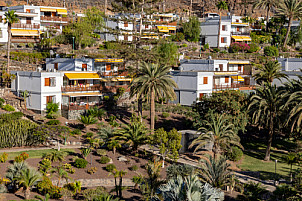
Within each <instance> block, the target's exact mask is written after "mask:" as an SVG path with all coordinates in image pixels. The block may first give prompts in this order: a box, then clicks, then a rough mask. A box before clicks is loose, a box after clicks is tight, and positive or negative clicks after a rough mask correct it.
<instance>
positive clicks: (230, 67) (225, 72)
mask: <svg viewBox="0 0 302 201" xmlns="http://www.w3.org/2000/svg"><path fill="white" fill-rule="evenodd" d="M180 63H181V65H180V68H179V70H175V71H172V72H171V75H172V79H173V80H174V81H175V82H176V84H177V85H178V88H176V89H174V91H175V93H176V96H177V99H176V101H175V103H180V104H182V105H192V104H193V103H194V102H196V101H198V100H199V99H200V98H202V97H203V96H205V95H210V94H212V93H215V92H219V91H221V90H225V89H234V90H243V91H246V90H248V91H249V90H252V89H253V87H254V85H255V84H254V83H255V82H254V80H253V79H252V66H251V65H250V62H249V61H240V60H236V61H234V60H181V61H180Z"/></svg>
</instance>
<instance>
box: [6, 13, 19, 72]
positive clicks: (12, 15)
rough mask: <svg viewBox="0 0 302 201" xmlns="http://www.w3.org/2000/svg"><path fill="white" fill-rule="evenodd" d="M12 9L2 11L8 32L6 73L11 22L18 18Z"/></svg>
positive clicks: (16, 20) (8, 60)
mask: <svg viewBox="0 0 302 201" xmlns="http://www.w3.org/2000/svg"><path fill="white" fill-rule="evenodd" d="M15 12H16V11H14V10H9V11H7V12H6V13H4V16H5V22H4V23H5V24H7V33H8V41H7V73H8V74H9V71H10V69H9V66H10V45H11V37H12V31H11V30H12V24H14V23H17V22H19V18H18V16H17V15H16V13H15Z"/></svg>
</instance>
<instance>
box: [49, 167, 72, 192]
mask: <svg viewBox="0 0 302 201" xmlns="http://www.w3.org/2000/svg"><path fill="white" fill-rule="evenodd" d="M51 173H52V174H57V177H58V183H57V186H58V187H59V186H60V183H61V180H62V179H65V180H66V183H68V179H70V177H69V176H68V172H67V171H66V170H65V168H63V167H62V166H57V167H54V168H53V169H52V170H51Z"/></svg>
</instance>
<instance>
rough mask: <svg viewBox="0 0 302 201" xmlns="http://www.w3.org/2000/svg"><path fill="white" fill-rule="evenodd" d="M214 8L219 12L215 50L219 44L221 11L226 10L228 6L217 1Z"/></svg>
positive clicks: (223, 2)
mask: <svg viewBox="0 0 302 201" xmlns="http://www.w3.org/2000/svg"><path fill="white" fill-rule="evenodd" d="M216 7H217V8H218V10H219V27H218V40H217V48H219V44H220V29H221V11H222V10H227V9H228V4H227V3H226V2H225V1H219V2H218V3H217V4H216Z"/></svg>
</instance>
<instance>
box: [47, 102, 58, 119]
mask: <svg viewBox="0 0 302 201" xmlns="http://www.w3.org/2000/svg"><path fill="white" fill-rule="evenodd" d="M58 111H59V104H58V103H52V102H50V103H47V106H46V113H47V115H46V118H48V119H55V118H57V116H58V114H57V112H58Z"/></svg>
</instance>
